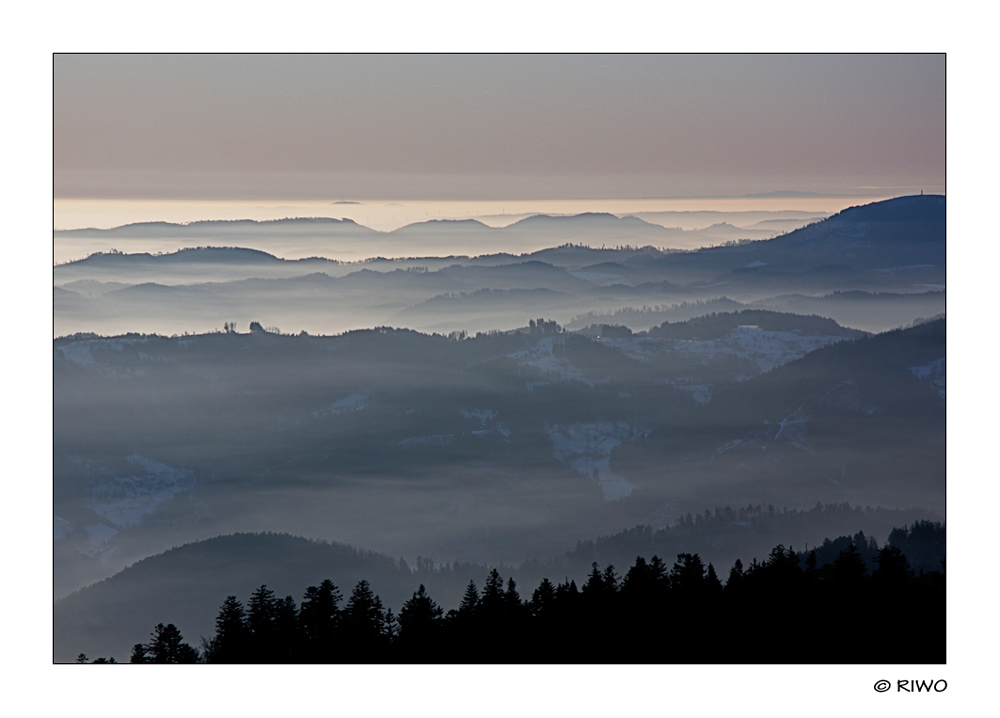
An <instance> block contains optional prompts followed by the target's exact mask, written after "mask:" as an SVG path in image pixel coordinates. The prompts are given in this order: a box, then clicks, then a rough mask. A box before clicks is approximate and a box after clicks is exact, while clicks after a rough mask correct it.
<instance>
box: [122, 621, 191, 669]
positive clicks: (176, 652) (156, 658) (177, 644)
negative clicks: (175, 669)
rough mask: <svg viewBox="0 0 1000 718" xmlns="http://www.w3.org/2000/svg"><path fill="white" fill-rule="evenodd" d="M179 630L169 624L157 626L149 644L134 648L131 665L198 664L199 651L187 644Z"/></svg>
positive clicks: (137, 645)
mask: <svg viewBox="0 0 1000 718" xmlns="http://www.w3.org/2000/svg"><path fill="white" fill-rule="evenodd" d="M183 641H184V637H183V636H181V632H180V631H178V630H177V626H175V625H174V624H172V623H168V624H167V625H166V626H164V625H163V624H162V623H159V624H157V626H156V628H154V629H153V634H152V636H151V638H150V641H149V643H146V644H142V643H137V644H136V645H135V646H134V647H133V648H132V658H131V661H130V662H131V663H197V662H198V657H199V656H198V651H196V650H195V649H194V648H192V647H191V646H190V645H188V644H187V643H184V642H183Z"/></svg>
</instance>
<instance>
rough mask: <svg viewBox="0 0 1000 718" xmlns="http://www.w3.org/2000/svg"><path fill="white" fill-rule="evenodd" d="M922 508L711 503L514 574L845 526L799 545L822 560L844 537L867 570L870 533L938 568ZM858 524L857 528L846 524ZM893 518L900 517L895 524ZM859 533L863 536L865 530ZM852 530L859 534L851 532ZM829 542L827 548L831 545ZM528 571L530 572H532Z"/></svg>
mask: <svg viewBox="0 0 1000 718" xmlns="http://www.w3.org/2000/svg"><path fill="white" fill-rule="evenodd" d="M927 515H928V513H927V512H926V511H921V510H917V509H913V510H900V509H885V508H881V507H878V508H873V507H870V506H865V507H862V506H851V505H850V504H848V503H842V504H820V503H817V504H816V506H814V507H813V508H811V509H806V510H801V509H789V508H780V509H779V508H775V507H774V506H773V505H763V504H755V505H748V506H745V507H738V508H733V507H730V506H726V507H723V508H719V507H716V508H715V510H714V511H709V510H707V509H706V510H705V511H704V512H702V513H700V514H690V513H688V514H684V515H682V516H679V517H678V518H677V519H676V520H675V521H674V522H673V523H672V524H671V525H669V526H666V527H664V528H662V529H654V528H652V527H651V526H649V525H639V526H636V527H634V528H631V529H626V530H625V531H621V532H619V533H617V534H612V535H609V536H599V537H598V538H597V539H596V540H593V541H590V540H588V541H580V542H578V543H577V545H576V547H575V548H574V549H573V550H572V551H569V552H567V553H566V554H564V555H563V556H560V557H557V558H552V559H545V560H537V559H532V560H529V561H526V562H524V563H523V564H522V565H521V567H520V569H519V570H518V575H519V576H522V577H524V578H525V579H528V580H537V579H541V577H542V576H544V575H564V574H565V575H569V576H574V575H576V576H579V575H582V574H583V573H585V572H586V571H587V570H589V567H590V564H591V563H593V562H594V561H597V562H598V563H600V564H602V565H603V564H607V563H613V564H615V565H626V564H627V563H629V562H631V561H632V559H633V557H635V556H651V555H653V554H658V555H660V556H674V555H676V554H678V553H682V552H685V553H697V554H698V555H699V556H701V557H702V558H703V559H704V560H706V561H710V562H714V563H716V564H717V565H730V564H731V563H732V562H733V561H735V560H736V558H738V557H743V558H746V557H747V556H751V557H752V556H763V555H766V553H767V552H768V550H769V549H770V547H772V546H775V545H776V544H778V543H784V544H789V543H791V544H801V543H803V542H812V541H813V540H814V539H813V538H811V537H817V538H818V537H822V536H837V535H840V534H842V533H844V532H845V531H852V534H851V535H850V536H841V537H840V538H839V539H832V540H831V539H829V538H826V539H823V541H822V544H820V543H817V544H816V545H815V546H810V545H806V547H805V548H806V549H807V551H808V549H809V548H816V549H817V556H818V557H819V562H820V565H823V564H824V563H829V562H831V561H832V560H833V558H834V557H835V556H836V554H837V553H838V552H839V551H841V550H842V549H843V548H845V546H846V545H847V544H848V543H855V544H856V545H858V546H859V547H863V549H862V550H863V552H864V554H865V560H866V563H867V565H868V568H869V570H872V569H874V563H873V561H874V555H875V553H877V551H878V546H875V547H874V548H872V547H871V546H870V544H871V543H872V541H873V539H875V538H877V539H879V541H881V542H884V543H888V544H890V545H892V546H895V547H896V548H898V549H900V550H901V551H902V552H903V553H904V554H905V555H906V557H907V559H908V560H909V561H910V565H911V566H912V568H913V569H914V570H915V571H920V570H921V569H923V570H925V571H933V570H937V569H940V568H941V561H942V560H943V559H944V546H945V541H944V525H943V524H941V523H940V522H936V521H935V522H931V521H928V520H926V516H927ZM852 524H853V526H854V527H857V526H860V525H864V526H865V529H864V531H861V532H858V531H856V530H855V529H853V528H850V527H851V525H852ZM900 524H907V525H906V526H903V527H902V528H899V527H900ZM865 532H867V534H868V535H867V536H866V535H865ZM859 533H860V536H859ZM833 546H835V548H831V547H833ZM532 577H534V579H533V578H532Z"/></svg>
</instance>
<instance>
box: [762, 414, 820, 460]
mask: <svg viewBox="0 0 1000 718" xmlns="http://www.w3.org/2000/svg"><path fill="white" fill-rule="evenodd" d="M808 421H809V415H808V414H806V413H805V411H803V410H802V407H801V406H800V407H799V408H798V409H796V410H795V411H793V412H792V413H791V414H789V415H788V416H786V417H785V418H784V419H782V420H781V421H780V422H779V423H778V433H777V434H775V435H774V438H772V439H771V441H772V442H775V441H785V442H787V443H789V444H791V445H792V446H794V447H795V448H797V449H805V450H806V451H809V452H811V453H815V452H814V451H813V448H812V446H810V445H809V442H808V441H807V440H806V423H807V422H808Z"/></svg>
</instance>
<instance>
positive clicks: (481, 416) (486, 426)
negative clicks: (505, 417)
mask: <svg viewBox="0 0 1000 718" xmlns="http://www.w3.org/2000/svg"><path fill="white" fill-rule="evenodd" d="M462 416H464V417H465V418H466V419H470V420H472V421H477V422H479V428H478V429H473V431H472V434H473V436H478V437H479V438H480V439H482V438H484V437H487V436H490V435H491V434H500V435H501V436H504V437H508V436H510V429H508V428H507V427H506V426H504V425H503V424H501V423H499V422H497V423H494V422H495V420H496V418H497V412H496V411H495V410H494V409H473V410H472V411H463V412H462ZM490 424H493V425H492V426H490Z"/></svg>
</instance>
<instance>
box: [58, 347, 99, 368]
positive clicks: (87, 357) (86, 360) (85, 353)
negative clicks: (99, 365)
mask: <svg viewBox="0 0 1000 718" xmlns="http://www.w3.org/2000/svg"><path fill="white" fill-rule="evenodd" d="M59 351H61V352H62V355H63V356H64V357H65V358H66V359H68V360H69V361H71V362H73V363H74V364H81V365H83V366H87V365H90V364H95V363H96V362H94V355H93V354H91V353H90V342H75V343H73V344H66V345H64V346H61V347H59Z"/></svg>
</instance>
